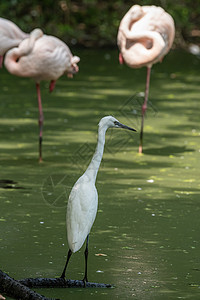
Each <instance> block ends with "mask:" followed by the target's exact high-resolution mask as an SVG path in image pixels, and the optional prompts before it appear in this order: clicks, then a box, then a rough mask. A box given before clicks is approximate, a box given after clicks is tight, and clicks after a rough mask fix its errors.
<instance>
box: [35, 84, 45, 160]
mask: <svg viewBox="0 0 200 300" xmlns="http://www.w3.org/2000/svg"><path fill="white" fill-rule="evenodd" d="M36 89H37V97H38V109H39V119H38V123H39V131H40V133H39V162H41V161H42V128H43V122H44V116H43V111H42V100H41V93H40V84H39V83H36Z"/></svg>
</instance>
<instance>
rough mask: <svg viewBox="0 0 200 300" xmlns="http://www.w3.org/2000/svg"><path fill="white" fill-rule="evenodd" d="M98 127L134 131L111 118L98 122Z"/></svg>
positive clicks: (107, 117)
mask: <svg viewBox="0 0 200 300" xmlns="http://www.w3.org/2000/svg"><path fill="white" fill-rule="evenodd" d="M99 127H100V128H103V127H104V128H105V129H108V128H124V129H128V130H132V131H136V130H135V129H133V128H131V127H128V126H126V125H124V124H122V123H120V122H119V121H118V120H117V119H115V118H114V117H112V116H106V117H104V118H102V119H101V121H100V122H99Z"/></svg>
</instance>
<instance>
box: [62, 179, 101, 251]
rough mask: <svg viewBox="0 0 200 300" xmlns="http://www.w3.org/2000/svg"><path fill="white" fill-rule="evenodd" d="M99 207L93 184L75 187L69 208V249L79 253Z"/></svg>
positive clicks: (82, 183) (80, 183) (86, 183)
mask: <svg viewBox="0 0 200 300" xmlns="http://www.w3.org/2000/svg"><path fill="white" fill-rule="evenodd" d="M97 205H98V195H97V190H96V187H95V185H94V184H93V183H91V182H78V181H77V183H76V184H75V185H74V187H73V189H72V191H71V194H70V197H69V201H68V206H67V236H68V243H69V247H70V249H71V250H72V251H73V252H76V251H78V250H79V249H80V248H81V247H82V245H83V243H84V241H85V239H86V237H87V235H88V234H89V232H90V230H91V227H92V225H93V223H94V220H95V217H96V213H97Z"/></svg>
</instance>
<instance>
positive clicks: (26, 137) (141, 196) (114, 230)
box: [0, 50, 200, 300]
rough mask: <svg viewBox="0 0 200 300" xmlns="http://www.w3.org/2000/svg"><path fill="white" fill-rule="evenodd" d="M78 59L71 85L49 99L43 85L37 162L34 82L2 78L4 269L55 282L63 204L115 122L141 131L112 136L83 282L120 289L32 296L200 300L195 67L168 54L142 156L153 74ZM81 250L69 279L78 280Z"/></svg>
mask: <svg viewBox="0 0 200 300" xmlns="http://www.w3.org/2000/svg"><path fill="white" fill-rule="evenodd" d="M74 53H75V54H77V55H79V56H80V57H81V62H80V64H79V66H80V72H79V73H78V74H77V75H76V76H75V77H74V78H73V79H71V80H70V79H67V78H66V77H62V78H60V79H59V80H58V82H57V85H56V88H55V90H54V92H53V93H52V94H49V92H48V83H46V82H42V84H41V90H42V99H43V109H44V116H45V123H44V133H43V134H44V142H43V159H44V161H43V163H40V164H39V163H38V124H37V117H38V109H37V98H36V91H35V85H34V82H33V81H32V80H30V79H26V78H25V79H24V78H17V77H14V76H11V75H10V74H8V73H7V71H6V70H5V69H2V70H0V87H1V96H0V97H1V98H0V113H1V118H0V141H1V142H0V269H1V270H3V271H4V272H6V273H8V274H9V275H10V276H11V277H14V278H16V279H20V278H27V277H55V276H60V274H61V272H62V270H63V267H64V263H65V259H66V255H67V251H68V247H67V240H66V229H65V214H66V203H67V199H68V195H69V192H70V190H71V187H72V186H73V184H74V182H75V181H76V180H77V178H78V177H79V176H80V175H81V174H82V173H83V172H84V170H85V169H86V167H87V165H88V163H89V161H90V159H91V157H92V154H93V151H94V149H95V147H96V138H97V124H98V122H99V120H100V119H101V118H102V117H103V116H105V115H109V114H112V115H114V116H115V117H116V118H117V119H118V120H119V121H120V122H122V123H124V124H126V125H128V126H132V127H134V128H135V129H137V130H138V132H137V133H132V132H126V131H123V130H116V129H113V130H111V129H109V130H108V132H107V139H106V147H105V151H104V157H103V161H102V164H101V167H100V170H99V173H98V177H97V184H96V186H97V189H98V194H99V208H98V214H97V218H96V221H95V223H94V225H93V228H92V231H91V234H90V242H89V263H88V268H89V274H88V277H89V281H91V282H104V283H111V284H113V285H114V286H115V287H114V288H112V289H49V290H48V289H42V290H41V289H40V290H37V291H38V292H40V293H42V294H43V295H45V296H47V297H52V298H53V297H54V298H60V299H63V300H65V299H72V300H76V299H83V300H84V299H94V298H95V299H97V300H101V299H105V300H107V299H142V300H146V299H152V300H154V299H158V300H160V299H162V300H165V299H200V244H199V237H200V233H199V225H200V181H199V179H200V161H199V160H200V128H199V122H200V112H199V101H200V76H199V70H200V60H199V59H198V58H197V57H195V56H192V55H190V54H188V53H184V52H180V51H174V52H173V51H171V52H170V53H169V54H168V55H167V57H165V59H164V61H163V62H162V64H156V65H154V66H153V70H152V77H151V87H150V97H149V100H150V102H149V107H148V112H147V115H146V119H145V134H144V154H143V155H138V153H137V152H138V145H139V131H140V107H141V103H142V101H143V98H142V94H141V93H142V92H143V91H144V86H145V76H146V69H145V68H142V69H137V70H136V69H130V68H128V67H127V66H120V65H119V64H118V59H117V56H118V53H117V50H116V51H114V50H102V51H99V50H98V51H96V50H79V51H77V52H76V51H74ZM83 252H84V248H82V249H81V250H80V251H79V252H78V253H76V254H74V255H73V256H72V258H71V261H70V264H69V268H68V271H67V277H69V278H71V279H82V278H83V272H84V256H83ZM99 254H104V255H101V256H99ZM7 299H9V298H7Z"/></svg>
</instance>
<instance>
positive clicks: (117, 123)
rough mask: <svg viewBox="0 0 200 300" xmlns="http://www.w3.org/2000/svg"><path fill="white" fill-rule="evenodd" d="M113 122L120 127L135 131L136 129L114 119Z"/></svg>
mask: <svg viewBox="0 0 200 300" xmlns="http://www.w3.org/2000/svg"><path fill="white" fill-rule="evenodd" d="M114 124H115V125H117V126H119V127H120V128H124V129H128V130H132V131H137V130H135V129H133V128H131V127H128V126H126V125H124V124H122V123H120V122H117V121H115V122H114Z"/></svg>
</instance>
